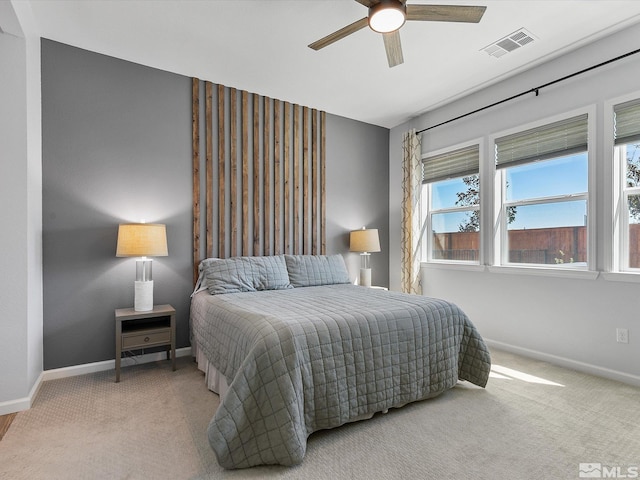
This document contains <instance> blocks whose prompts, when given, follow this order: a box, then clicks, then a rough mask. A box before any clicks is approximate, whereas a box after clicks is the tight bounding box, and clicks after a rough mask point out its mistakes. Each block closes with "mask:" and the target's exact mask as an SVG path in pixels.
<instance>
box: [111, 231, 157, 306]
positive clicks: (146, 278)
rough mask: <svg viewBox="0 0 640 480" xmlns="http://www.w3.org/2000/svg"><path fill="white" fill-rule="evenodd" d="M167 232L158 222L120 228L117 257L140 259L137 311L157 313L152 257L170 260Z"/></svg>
mask: <svg viewBox="0 0 640 480" xmlns="http://www.w3.org/2000/svg"><path fill="white" fill-rule="evenodd" d="M167 255H168V251H167V231H166V227H165V226H164V225H162V224H158V223H122V224H120V225H119V226H118V246H117V248H116V257H140V258H138V259H136V281H135V284H134V285H135V286H134V302H133V303H134V307H133V308H134V310H135V311H138V312H145V311H149V310H153V278H152V276H151V265H152V260H153V259H151V258H147V257H166V256H167Z"/></svg>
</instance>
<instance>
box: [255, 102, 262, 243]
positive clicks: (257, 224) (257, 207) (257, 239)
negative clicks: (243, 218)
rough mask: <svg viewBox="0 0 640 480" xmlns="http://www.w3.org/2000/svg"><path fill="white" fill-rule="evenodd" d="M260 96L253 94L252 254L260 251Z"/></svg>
mask: <svg viewBox="0 0 640 480" xmlns="http://www.w3.org/2000/svg"><path fill="white" fill-rule="evenodd" d="M261 238H262V235H261V231H260V96H259V95H256V94H255V93H254V94H253V255H262V252H261V251H260V239H261Z"/></svg>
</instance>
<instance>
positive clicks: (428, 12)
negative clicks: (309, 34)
mask: <svg viewBox="0 0 640 480" xmlns="http://www.w3.org/2000/svg"><path fill="white" fill-rule="evenodd" d="M406 1H407V0H356V2H358V3H361V4H362V5H364V6H365V7H368V8H369V15H367V16H366V17H364V18H361V19H360V20H357V21H355V22H353V23H352V24H351V25H347V26H346V27H343V28H341V29H340V30H337V31H335V32H333V33H331V34H329V35H327V36H326V37H324V38H321V39H320V40H318V41H315V42H313V43H312V44H310V45H309V48H312V49H313V50H320V49H321V48H324V47H326V46H328V45H331V44H332V43H334V42H337V41H338V40H341V39H343V38H344V37H346V36H348V35H351V34H352V33H355V32H357V31H358V30H361V29H363V28H364V27H366V26H367V25H368V26H369V28H371V30H373V31H374V32H378V33H382V38H383V39H384V48H385V50H386V52H387V60H388V61H389V67H395V66H396V65H400V64H401V63H403V62H404V58H403V57H402V45H401V44H400V27H402V26H403V25H404V23H405V22H406V21H407V20H409V21H414V20H418V21H429V22H467V23H478V22H479V21H480V19H481V18H482V15H483V14H484V11H485V10H486V9H487V7H482V6H466V5H406Z"/></svg>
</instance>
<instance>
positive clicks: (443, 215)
mask: <svg viewBox="0 0 640 480" xmlns="http://www.w3.org/2000/svg"><path fill="white" fill-rule="evenodd" d="M479 152H480V148H479V145H477V144H476V145H471V146H468V147H463V148H459V149H456V150H451V151H448V152H445V153H442V154H438V155H432V156H426V157H424V158H423V159H422V184H423V198H424V199H425V200H426V203H425V205H424V207H425V208H426V212H427V214H426V222H425V223H426V229H427V231H428V232H431V233H430V234H429V235H427V236H426V239H427V241H426V242H425V243H423V248H426V252H423V253H424V254H426V255H423V258H427V261H448V262H467V263H479V261H480V185H479V182H480V176H479V164H480V161H479V159H480V153H479Z"/></svg>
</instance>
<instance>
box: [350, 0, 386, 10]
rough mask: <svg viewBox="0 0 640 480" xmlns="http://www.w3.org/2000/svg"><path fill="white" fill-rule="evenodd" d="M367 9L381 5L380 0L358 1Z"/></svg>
mask: <svg viewBox="0 0 640 480" xmlns="http://www.w3.org/2000/svg"><path fill="white" fill-rule="evenodd" d="M356 2H358V3H361V4H362V5H364V6H365V7H367V8H371V7H373V6H374V5H375V4H376V3H380V0H356Z"/></svg>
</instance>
